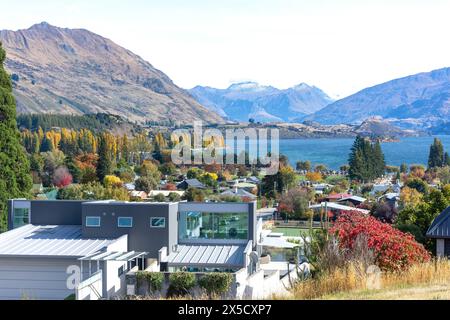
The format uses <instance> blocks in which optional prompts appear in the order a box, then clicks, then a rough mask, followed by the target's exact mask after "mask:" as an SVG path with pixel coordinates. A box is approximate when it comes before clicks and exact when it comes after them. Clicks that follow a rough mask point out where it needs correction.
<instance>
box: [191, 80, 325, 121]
mask: <svg viewBox="0 0 450 320" xmlns="http://www.w3.org/2000/svg"><path fill="white" fill-rule="evenodd" d="M189 92H190V93H191V95H192V96H193V97H194V98H196V99H197V101H198V102H199V103H201V104H202V105H204V106H205V107H207V108H209V109H210V110H212V111H215V112H217V113H218V114H220V115H221V116H223V117H225V118H227V119H230V120H235V121H245V122H247V121H248V120H249V119H254V120H255V121H258V122H292V121H295V120H296V119H298V118H301V117H304V116H306V115H309V114H312V113H314V112H316V111H318V110H320V109H322V108H323V107H325V106H327V105H329V104H330V103H332V102H333V99H331V98H330V97H329V96H328V95H327V94H326V93H324V92H323V91H322V90H320V89H319V88H316V87H314V86H309V85H307V84H306V83H301V84H299V85H297V86H295V87H292V88H289V89H285V90H280V89H277V88H275V87H272V86H263V85H260V84H258V83H256V82H241V83H235V84H232V85H231V86H230V87H228V88H227V89H217V88H211V87H202V86H197V87H195V88H193V89H190V90H189Z"/></svg>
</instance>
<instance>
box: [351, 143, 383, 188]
mask: <svg viewBox="0 0 450 320" xmlns="http://www.w3.org/2000/svg"><path fill="white" fill-rule="evenodd" d="M348 162H349V166H350V168H349V176H350V178H351V179H354V180H360V181H363V182H365V181H371V180H373V179H375V178H378V177H380V176H382V175H383V174H384V171H385V166H386V163H385V160H384V154H383V151H382V150H381V145H380V143H379V142H378V141H377V142H376V143H374V144H372V143H371V142H370V141H369V140H368V139H365V138H363V137H360V136H358V137H356V139H355V142H354V143H353V146H352V148H351V152H350V156H349V160H348Z"/></svg>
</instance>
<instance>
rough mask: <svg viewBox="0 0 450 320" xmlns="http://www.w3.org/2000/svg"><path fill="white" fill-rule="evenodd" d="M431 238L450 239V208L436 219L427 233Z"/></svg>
mask: <svg viewBox="0 0 450 320" xmlns="http://www.w3.org/2000/svg"><path fill="white" fill-rule="evenodd" d="M427 237H429V238H450V207H448V208H447V209H445V210H444V211H442V213H441V214H440V215H439V216H437V217H436V219H434V221H433V223H432V224H431V226H430V228H429V229H428V231H427Z"/></svg>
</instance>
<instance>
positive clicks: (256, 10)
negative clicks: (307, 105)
mask: <svg viewBox="0 0 450 320" xmlns="http://www.w3.org/2000/svg"><path fill="white" fill-rule="evenodd" d="M0 7H1V8H2V11H7V13H6V12H3V14H2V18H1V20H0V29H10V30H17V29H25V28H28V27H30V26H31V25H33V24H35V23H39V22H42V21H46V22H48V23H50V24H52V25H56V26H59V27H68V28H84V29H88V30H90V31H92V32H95V33H98V34H100V35H102V36H104V37H106V38H109V39H111V40H113V41H114V42H116V43H118V44H119V45H121V46H124V47H125V48H127V49H129V50H131V51H133V52H134V53H136V54H138V55H140V56H141V57H143V58H144V59H145V60H147V61H149V62H150V63H151V64H152V65H153V66H155V67H156V68H158V69H160V70H162V71H163V72H164V73H166V74H167V75H168V76H169V77H170V78H172V80H173V81H174V82H175V83H176V84H177V85H179V86H180V87H183V88H192V87H194V86H196V85H204V86H211V87H218V88H226V87H228V86H229V85H230V84H231V83H234V82H239V81H256V82H259V83H260V84H263V85H272V86H275V87H278V88H280V89H284V88H288V87H291V86H294V85H297V84H299V83H302V82H305V83H308V84H310V85H315V86H317V87H319V88H321V89H323V90H324V91H325V92H326V93H328V94H329V95H330V96H332V97H344V96H347V95H350V94H352V93H355V92H357V91H359V90H362V89H364V88H366V87H369V86H373V85H376V84H379V83H382V82H385V81H389V80H392V79H395V78H399V77H403V76H407V75H411V74H415V73H419V72H426V71H431V70H434V69H439V68H443V67H450V41H449V35H448V32H449V30H450V19H449V18H448V14H449V12H450V0H447V1H444V0H425V1H424V0H390V1H388V0H376V1H364V0H334V1H332V0H310V1H304V0H222V1H215V0H189V1H186V0H161V1H154V0H127V1H122V0H120V1H117V0H108V1H106V0H105V1H103V0H95V1H94V0H76V1H67V0H58V1H56V0H53V1H51V0H39V1H35V0H16V1H10V0H7V1H6V0H0Z"/></svg>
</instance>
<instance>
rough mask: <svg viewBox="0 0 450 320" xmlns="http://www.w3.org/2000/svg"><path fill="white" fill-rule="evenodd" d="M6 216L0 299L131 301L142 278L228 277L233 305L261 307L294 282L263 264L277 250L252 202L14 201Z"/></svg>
mask: <svg viewBox="0 0 450 320" xmlns="http://www.w3.org/2000/svg"><path fill="white" fill-rule="evenodd" d="M8 212H9V215H8V225H9V230H10V231H8V232H5V233H3V234H1V235H0V299H22V298H31V299H65V298H67V297H69V296H71V295H72V296H75V297H76V299H79V300H84V299H91V300H96V299H110V298H113V297H123V296H125V295H127V294H133V295H134V294H137V293H138V292H137V289H136V287H133V283H132V281H131V282H130V279H132V278H133V276H134V275H135V273H136V271H138V270H147V271H153V272H164V273H172V272H177V271H188V272H194V273H206V272H229V273H231V274H232V275H233V279H234V280H233V284H232V287H233V288H234V289H233V290H232V298H262V297H265V296H267V295H270V294H272V293H276V292H278V293H280V292H284V291H285V290H286V287H288V279H289V281H291V279H293V278H295V277H296V275H297V268H296V266H295V265H292V264H291V265H290V264H289V263H288V262H286V263H282V264H280V263H272V264H271V263H270V261H266V260H267V259H265V260H264V259H261V254H262V252H263V251H264V246H265V243H266V244H267V243H272V242H273V241H272V242H271V241H267V240H265V239H264V238H265V235H264V234H263V232H262V221H261V219H258V218H257V214H256V203H255V202H250V203H190V202H179V203H178V202H175V203H144V202H118V201H58V200H56V201H29V200H10V201H9V203H8ZM291 247H292V244H287V245H286V249H287V250H289V249H291ZM261 265H264V267H261Z"/></svg>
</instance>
